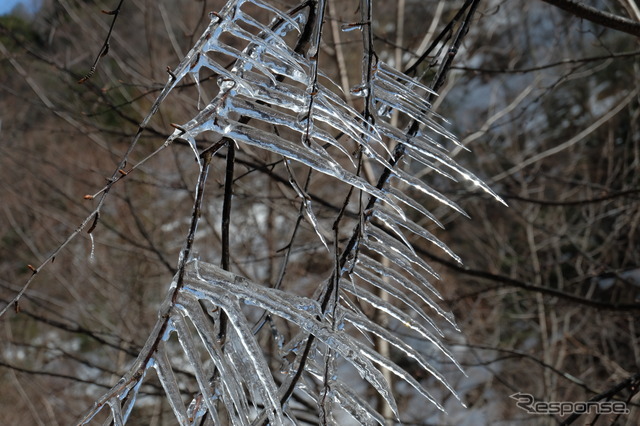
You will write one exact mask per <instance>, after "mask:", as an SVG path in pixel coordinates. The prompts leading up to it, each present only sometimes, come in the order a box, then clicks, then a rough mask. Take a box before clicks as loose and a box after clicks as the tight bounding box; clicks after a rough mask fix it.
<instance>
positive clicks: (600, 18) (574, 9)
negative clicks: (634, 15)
mask: <svg viewBox="0 0 640 426" xmlns="http://www.w3.org/2000/svg"><path fill="white" fill-rule="evenodd" d="M542 1H543V2H545V3H549V4H550V5H553V6H555V7H557V8H559V9H562V10H564V11H565V12H568V13H570V14H572V15H574V16H577V17H578V18H582V19H586V20H587V21H591V22H593V23H594V24H598V25H602V26H603V27H607V28H611V29H613V30H616V31H622V32H624V33H627V34H631V35H634V36H636V37H640V22H637V21H633V20H631V19H628V18H624V17H622V16H618V15H614V14H612V13H608V12H603V11H602V10H599V9H596V8H595V7H591V6H587V5H584V4H582V3H580V2H577V1H575V0H542Z"/></svg>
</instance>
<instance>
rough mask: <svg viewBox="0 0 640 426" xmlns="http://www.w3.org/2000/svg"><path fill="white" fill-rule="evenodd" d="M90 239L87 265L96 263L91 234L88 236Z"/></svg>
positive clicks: (94, 247)
mask: <svg viewBox="0 0 640 426" xmlns="http://www.w3.org/2000/svg"><path fill="white" fill-rule="evenodd" d="M89 238H90V239H91V253H89V263H96V246H95V242H94V240H93V233H91V234H89Z"/></svg>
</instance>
